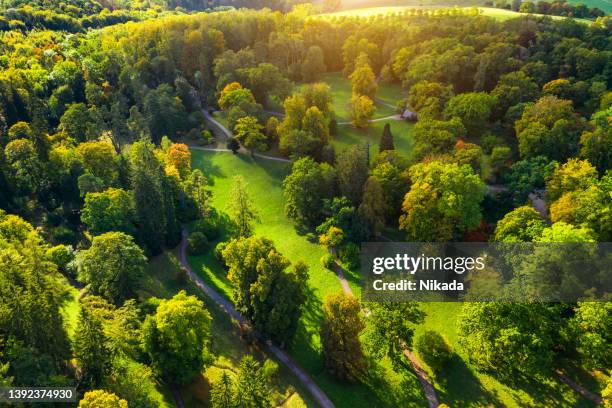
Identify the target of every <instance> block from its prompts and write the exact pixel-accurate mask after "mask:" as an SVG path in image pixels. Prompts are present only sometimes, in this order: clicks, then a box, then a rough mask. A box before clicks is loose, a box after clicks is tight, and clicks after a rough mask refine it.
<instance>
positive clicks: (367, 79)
mask: <svg viewBox="0 0 612 408" xmlns="http://www.w3.org/2000/svg"><path fill="white" fill-rule="evenodd" d="M349 79H350V81H351V85H352V87H353V94H354V95H364V96H367V97H368V98H370V99H374V97H375V96H376V91H377V90H378V84H377V83H376V75H374V71H372V68H370V62H369V60H368V56H367V55H366V54H365V53H362V54H360V55H359V56H358V57H357V60H356V61H355V71H353V73H352V74H351V75H350V76H349Z"/></svg>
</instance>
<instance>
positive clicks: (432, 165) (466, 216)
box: [400, 161, 486, 241]
mask: <svg viewBox="0 0 612 408" xmlns="http://www.w3.org/2000/svg"><path fill="white" fill-rule="evenodd" d="M410 178H411V180H412V186H411V188H410V191H409V192H408V193H407V194H406V197H405V198H404V203H403V206H402V210H403V215H402V216H401V217H400V228H401V229H403V230H404V231H406V232H407V233H408V239H409V240H413V241H448V240H451V239H452V238H453V236H454V235H455V234H458V233H463V232H465V231H467V230H469V229H472V228H476V227H477V226H478V223H479V222H480V219H481V212H480V203H481V201H482V200H483V198H484V195H485V192H486V188H485V185H484V183H483V182H482V180H481V179H480V178H479V177H478V176H477V175H475V174H474V172H473V170H472V168H471V167H470V166H467V165H463V166H459V165H457V164H454V163H441V162H435V161H434V162H429V163H422V164H417V165H415V166H413V167H412V168H411V169H410Z"/></svg>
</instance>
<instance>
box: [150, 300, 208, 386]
mask: <svg viewBox="0 0 612 408" xmlns="http://www.w3.org/2000/svg"><path fill="white" fill-rule="evenodd" d="M210 325H211V317H210V313H208V311H207V310H206V308H205V307H204V303H203V302H202V301H200V300H198V298H196V297H195V296H188V295H187V294H186V293H185V291H180V292H179V293H178V294H176V295H174V296H173V297H172V298H171V299H164V300H162V301H161V302H160V303H159V306H158V307H157V311H156V312H155V314H152V315H149V316H147V318H146V319H145V322H144V324H143V326H142V348H143V350H144V351H145V352H146V353H147V354H148V355H149V357H150V358H151V366H152V368H153V370H154V371H155V372H156V373H157V374H158V375H160V376H161V377H162V378H164V379H166V380H167V381H171V382H173V383H178V384H187V383H189V381H191V379H192V378H193V377H194V376H195V375H197V374H199V373H201V371H202V368H203V367H204V365H205V363H206V355H207V353H208V339H209V337H210Z"/></svg>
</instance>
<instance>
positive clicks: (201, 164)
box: [192, 150, 227, 186]
mask: <svg viewBox="0 0 612 408" xmlns="http://www.w3.org/2000/svg"><path fill="white" fill-rule="evenodd" d="M196 152H197V153H196ZM194 153H195V154H193V153H192V161H193V166H192V167H193V168H194V169H196V168H197V169H200V170H201V171H202V173H204V176H206V180H208V184H210V185H211V186H214V185H215V178H216V177H218V178H225V177H227V174H225V173H223V171H222V170H221V168H220V167H219V166H217V165H216V164H214V163H213V161H212V157H213V156H214V155H216V154H223V153H215V152H204V151H198V150H194Z"/></svg>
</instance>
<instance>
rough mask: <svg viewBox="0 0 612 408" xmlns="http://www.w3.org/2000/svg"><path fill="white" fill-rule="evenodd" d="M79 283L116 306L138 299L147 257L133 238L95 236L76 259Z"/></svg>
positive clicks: (119, 235)
mask: <svg viewBox="0 0 612 408" xmlns="http://www.w3.org/2000/svg"><path fill="white" fill-rule="evenodd" d="M76 262H77V270H78V277H79V280H81V281H82V282H84V283H86V284H87V285H89V288H90V290H91V291H92V292H93V293H94V294H96V295H100V296H103V297H104V298H106V299H108V300H109V301H111V302H113V303H114V304H117V305H119V304H122V303H123V301H125V300H126V299H129V298H131V297H134V296H136V291H137V290H138V288H139V287H140V279H141V278H142V276H143V274H144V268H145V265H146V262H147V258H146V257H145V256H144V252H143V251H142V249H140V247H138V245H136V244H135V243H134V239H133V238H132V237H131V236H129V235H126V234H124V233H122V232H107V233H105V234H102V235H98V236H97V237H94V239H93V241H92V243H91V247H90V248H89V249H86V250H83V251H80V252H79V253H78V254H77V256H76Z"/></svg>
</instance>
